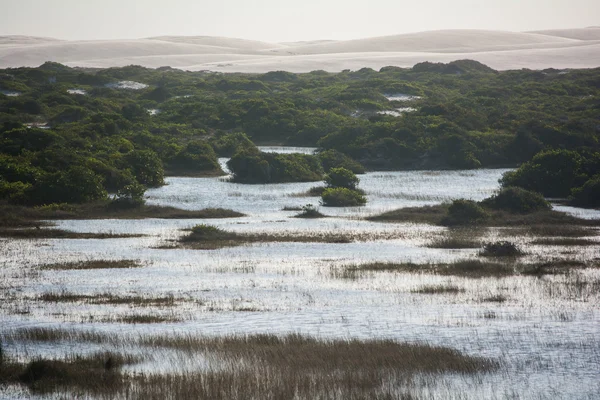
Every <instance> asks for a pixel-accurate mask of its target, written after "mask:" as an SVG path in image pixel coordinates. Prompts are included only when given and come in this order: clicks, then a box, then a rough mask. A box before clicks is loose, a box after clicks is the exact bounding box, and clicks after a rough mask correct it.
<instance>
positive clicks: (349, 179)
mask: <svg viewBox="0 0 600 400" xmlns="http://www.w3.org/2000/svg"><path fill="white" fill-rule="evenodd" d="M359 182H360V179H358V178H357V177H356V175H354V172H352V171H350V170H347V169H346V168H332V169H331V170H330V171H329V173H328V174H327V175H326V176H325V184H326V185H327V187H329V188H346V189H350V190H356V187H357V186H358V183H359Z"/></svg>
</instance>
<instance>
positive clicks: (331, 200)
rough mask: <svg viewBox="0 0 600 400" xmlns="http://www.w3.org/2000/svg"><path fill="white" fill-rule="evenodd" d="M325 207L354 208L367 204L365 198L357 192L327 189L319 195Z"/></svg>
mask: <svg viewBox="0 0 600 400" xmlns="http://www.w3.org/2000/svg"><path fill="white" fill-rule="evenodd" d="M321 199H322V203H323V205H324V206H326V207H356V206H363V205H365V204H366V203H367V198H366V197H365V196H363V195H362V194H360V193H359V192H357V191H356V190H351V189H347V188H343V187H338V188H327V189H325V191H324V192H323V194H322V195H321Z"/></svg>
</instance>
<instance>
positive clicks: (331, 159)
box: [318, 150, 365, 174]
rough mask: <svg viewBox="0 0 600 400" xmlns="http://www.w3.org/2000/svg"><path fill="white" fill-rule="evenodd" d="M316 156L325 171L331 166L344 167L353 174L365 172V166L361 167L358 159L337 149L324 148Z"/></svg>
mask: <svg viewBox="0 0 600 400" xmlns="http://www.w3.org/2000/svg"><path fill="white" fill-rule="evenodd" d="M318 156H319V159H320V160H321V164H322V165H323V169H324V170H325V172H327V173H328V172H329V171H330V170H331V169H332V168H345V169H347V170H350V171H352V172H354V173H355V174H364V173H365V167H363V166H362V165H361V164H360V163H359V162H358V161H355V160H353V159H352V158H350V157H348V156H347V155H345V154H344V153H340V152H339V151H337V150H326V151H323V152H321V153H319V155H318Z"/></svg>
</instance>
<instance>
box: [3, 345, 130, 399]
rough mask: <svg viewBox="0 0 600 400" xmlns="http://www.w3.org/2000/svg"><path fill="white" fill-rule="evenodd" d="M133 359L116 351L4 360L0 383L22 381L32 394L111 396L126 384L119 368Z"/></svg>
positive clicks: (19, 382) (18, 382) (20, 382)
mask: <svg viewBox="0 0 600 400" xmlns="http://www.w3.org/2000/svg"><path fill="white" fill-rule="evenodd" d="M134 363H136V359H135V358H134V357H132V356H124V355H121V354H117V353H96V354H92V355H88V356H78V355H77V356H70V357H67V358H65V359H63V360H55V359H44V358H37V359H34V360H32V361H30V362H28V363H26V364H25V363H19V362H14V361H12V360H4V361H3V363H2V365H1V366H0V384H21V385H24V386H26V387H27V388H29V390H30V391H31V392H32V393H34V394H49V393H56V392H68V391H71V390H74V391H85V392H88V393H93V394H98V395H100V394H101V395H114V394H115V393H117V392H118V391H120V390H123V389H124V388H125V386H126V382H125V377H124V375H122V374H121V372H120V369H121V367H122V366H124V365H128V364H134Z"/></svg>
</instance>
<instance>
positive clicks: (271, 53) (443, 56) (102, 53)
mask: <svg viewBox="0 0 600 400" xmlns="http://www.w3.org/2000/svg"><path fill="white" fill-rule="evenodd" d="M457 59H473V60H477V61H480V62H482V63H484V64H487V65H489V66H490V67H492V68H494V69H497V70H507V69H520V68H530V69H544V68H593V67H600V28H598V27H590V28H582V29H556V30H545V31H536V32H505V31H486V30H441V31H428V32H418V33H410V34H402V35H393V36H382V37H374V38H367V39H358V40H345V41H335V40H316V41H304V42H293V43H267V42H260V41H254V40H244V39H235V38H224V37H212V36H193V37H180V36H161V37H154V38H147V39H137V40H103V41H100V40H97V41H60V40H55V39H50V38H38V37H26V36H0V68H7V67H20V66H38V65H41V64H43V63H44V62H46V61H55V62H59V63H63V64H66V65H70V66H81V67H101V68H105V67H113V66H124V65H130V64H137V65H143V66H147V67H161V66H171V67H174V68H181V69H187V70H212V71H223V72H267V71H272V70H286V71H291V72H309V71H313V70H326V71H331V72H336V71H341V70H343V69H359V68H363V67H370V68H374V69H379V68H381V67H384V66H388V65H393V66H400V67H411V66H413V65H414V64H416V63H419V62H423V61H432V62H449V61H453V60H457Z"/></svg>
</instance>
